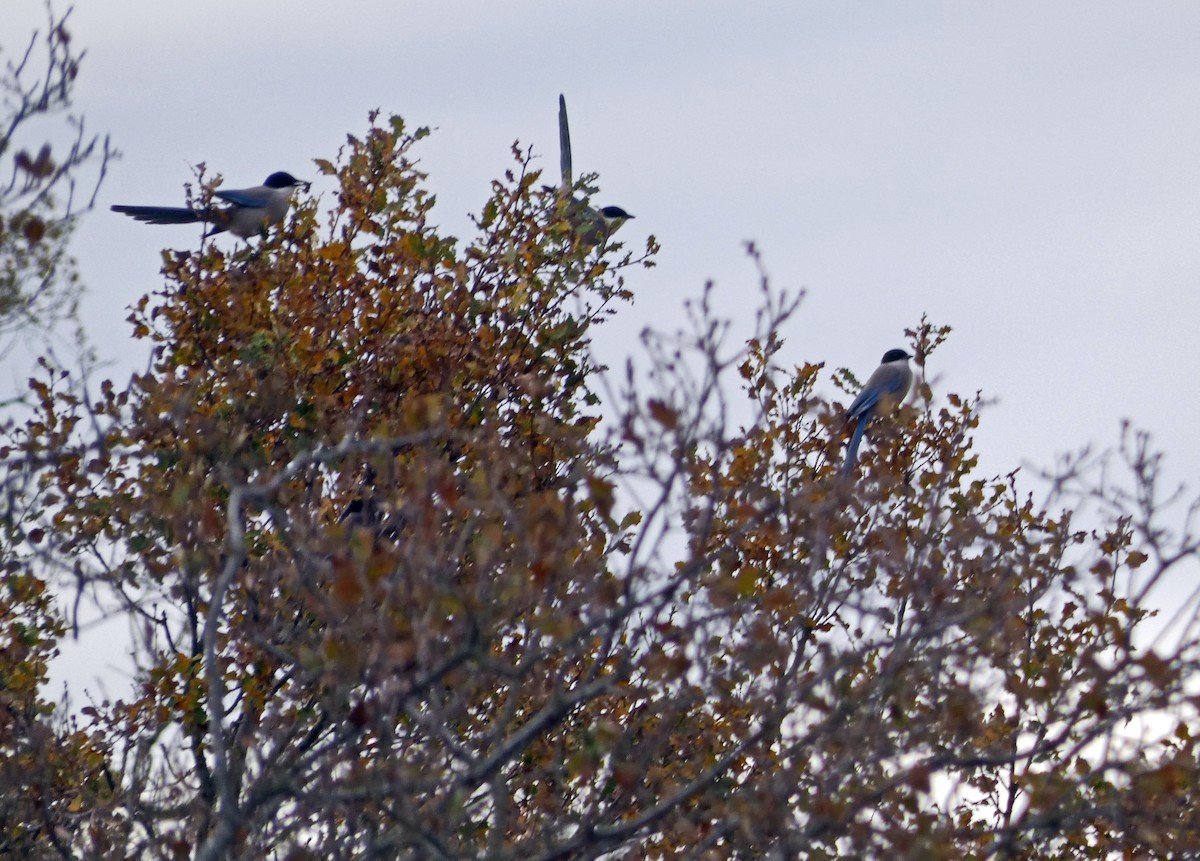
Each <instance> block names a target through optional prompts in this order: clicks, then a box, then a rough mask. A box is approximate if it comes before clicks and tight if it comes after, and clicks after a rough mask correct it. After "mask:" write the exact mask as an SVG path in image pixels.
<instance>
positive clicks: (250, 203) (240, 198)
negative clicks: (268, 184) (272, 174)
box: [213, 188, 272, 208]
mask: <svg viewBox="0 0 1200 861" xmlns="http://www.w3.org/2000/svg"><path fill="white" fill-rule="evenodd" d="M271 191H272V190H271V189H269V188H231V189H229V190H228V191H223V190H221V189H218V190H217V191H215V192H213V194H215V195H216V196H217V197H219V198H221V200H226V201H229V202H230V203H232V204H233V205H234V206H245V207H249V208H257V207H263V206H266V205H267V202H268V201H269V200H270V199H271Z"/></svg>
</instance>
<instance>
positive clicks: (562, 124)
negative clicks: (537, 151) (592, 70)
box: [558, 93, 572, 191]
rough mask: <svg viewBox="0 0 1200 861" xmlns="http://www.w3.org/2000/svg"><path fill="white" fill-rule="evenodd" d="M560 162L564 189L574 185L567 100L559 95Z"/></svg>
mask: <svg viewBox="0 0 1200 861" xmlns="http://www.w3.org/2000/svg"><path fill="white" fill-rule="evenodd" d="M558 160H559V161H558V163H559V167H561V168H562V181H563V190H564V191H566V190H568V189H570V188H571V187H572V181H571V129H570V127H569V126H568V125H567V100H566V98H564V97H563V95H562V93H559V95H558Z"/></svg>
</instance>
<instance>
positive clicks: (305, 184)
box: [296, 179, 312, 191]
mask: <svg viewBox="0 0 1200 861" xmlns="http://www.w3.org/2000/svg"><path fill="white" fill-rule="evenodd" d="M296 187H297V188H303V189H304V190H305V191H308V190H309V189H310V188H312V183H311V182H308V181H307V180H303V179H298V180H296Z"/></svg>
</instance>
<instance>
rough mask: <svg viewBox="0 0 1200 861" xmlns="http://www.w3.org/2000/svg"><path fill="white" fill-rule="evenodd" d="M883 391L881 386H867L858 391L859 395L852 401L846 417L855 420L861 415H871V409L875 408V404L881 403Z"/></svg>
mask: <svg viewBox="0 0 1200 861" xmlns="http://www.w3.org/2000/svg"><path fill="white" fill-rule="evenodd" d="M883 393H884V389H883V388H882V387H880V386H865V387H864V388H863V390H862V391H861V392H859V393H858V397H856V398H855V399H854V400H853V401H851V402H850V408H849V409H847V410H846V417H847V418H849V419H851V420H853V419H856V418H858V417H859V416H863V415H869V414H870V412H871V410H873V409H875V405H876V404H877V403H879V399H880V398H881V397H882V396H883Z"/></svg>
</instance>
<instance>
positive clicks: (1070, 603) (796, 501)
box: [0, 118, 1200, 861]
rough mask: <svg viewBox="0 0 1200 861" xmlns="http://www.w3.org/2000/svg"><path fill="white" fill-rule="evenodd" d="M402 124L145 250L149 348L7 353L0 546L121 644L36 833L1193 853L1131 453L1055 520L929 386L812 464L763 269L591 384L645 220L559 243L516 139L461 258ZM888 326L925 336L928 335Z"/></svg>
mask: <svg viewBox="0 0 1200 861" xmlns="http://www.w3.org/2000/svg"><path fill="white" fill-rule="evenodd" d="M424 137H425V132H424V130H418V131H415V132H410V131H408V130H407V129H406V127H405V126H404V124H403V122H402V121H401V120H399V119H397V118H392V119H391V120H389V121H386V122H382V123H380V122H378V118H373V122H372V126H371V128H370V129H369V131H368V133H367V134H366V135H365V136H363V137H361V138H357V137H351V138H350V139H349V141H348V143H347V146H346V147H345V149H344V151H343V152H342V153H341V154H340V155H339V157H338V159H337V160H336V161H333V162H331V161H319V162H318V165H319V167H320V169H321V170H322V172H323V173H325V174H326V175H328V176H331V177H333V178H335V179H336V181H337V183H338V188H339V190H338V194H337V199H336V202H335V204H334V206H333V209H332V212H331V213H330V214H329V216H328V220H327V221H325V222H322V219H321V216H319V213H318V209H317V204H316V203H315V202H309V203H307V204H305V205H303V206H302V207H301V208H300V209H299V211H298V212H297V213H296V215H295V217H294V219H293V220H292V221H290V222H289V223H288V224H287V225H286V227H285V228H284V229H282V230H281V231H279V232H278V233H277V234H276V235H274V236H271V237H269V238H268V239H266V240H265V241H264V243H263V244H262V246H261V247H259V248H257V249H254V250H239V251H236V252H233V253H226V252H223V251H221V250H220V249H219V248H218V247H217V246H215V245H205V246H203V247H202V248H201V249H200V250H199V251H194V252H175V253H173V254H167V255H165V257H164V260H165V269H164V272H165V279H166V280H165V284H164V287H163V289H162V290H161V292H159V293H158V294H156V295H155V296H153V297H147V298H146V299H144V300H143V301H142V302H141V304H140V306H139V307H138V308H137V309H136V311H135V312H134V313H133V315H132V316H131V322H132V324H133V326H134V328H135V331H136V333H137V335H138V336H139V337H142V338H144V339H147V340H148V341H149V342H150V343H151V344H152V345H153V350H154V363H153V367H152V368H151V370H150V371H149V372H148V373H146V374H144V375H141V376H137V377H135V378H133V379H132V380H131V381H130V382H129V384H128V385H127V386H116V385H114V384H112V383H105V384H104V385H103V386H102V388H101V393H100V395H99V396H98V397H97V398H96V399H95V400H85V399H84V398H82V397H80V396H79V394H78V391H77V390H74V389H72V388H71V387H70V386H69V385H66V384H64V383H59V382H58V381H57V380H56V379H42V380H38V381H36V382H35V391H36V393H37V395H38V401H39V408H38V411H37V415H36V416H35V417H34V418H33V419H31V420H30V422H28V423H27V424H26V425H25V426H23V427H22V428H21V429H20V431H19V432H14V434H12V438H11V441H10V443H9V445H10V448H9V459H8V460H7V464H8V467H9V469H10V470H12V471H16V472H18V473H19V474H21V475H22V476H24V477H25V478H26V479H27V481H28V482H29V487H30V492H29V493H28V494H27V500H28V501H27V509H26V511H25V513H24V515H23V516H22V518H21V520H20V523H14V524H13V525H12V527H11V530H10V536H9V542H10V552H9V553H8V554H6V555H5V557H4V558H5V559H7V560H8V563H7V565H8V571H7V576H8V577H10V578H13V577H27V578H30V577H31V578H43V579H44V578H46V577H48V576H50V575H49V574H48V573H47V572H59V573H61V575H62V579H63V580H64V581H65V582H66V583H69V584H71V585H73V587H74V588H75V589H76V590H78V592H79V594H82V595H89V596H98V598H99V599H100V600H102V601H104V602H106V603H107V605H108V606H116V607H119V609H120V612H122V613H125V614H127V615H128V616H129V617H130V618H132V619H135V620H137V623H138V624H137V627H138V630H140V631H141V632H142V636H141V639H140V641H139V643H138V644H137V659H138V673H137V681H138V686H137V689H136V692H135V695H134V696H133V697H132V698H131V699H130V700H129V701H123V702H114V703H97V704H95V705H94V706H93V707H92V708H91V709H90V711H89V712H88V713H87V715H86V717H87V718H88V719H89V721H90V722H89V723H88V725H87V726H86V728H85V730H86V736H85V737H86V738H87V739H89V740H90V747H89V748H88V752H89V754H90V757H91V758H90V759H88V760H87V761H81V762H78V763H75V765H76V767H77V768H78V769H79V771H78V772H77V773H76V775H75V777H76V780H75V784H74V785H75V786H77V787H78V789H77V790H75V791H73V792H72V793H70V794H69V796H67V798H69V801H68V803H66V804H65V805H60V806H57V807H53V806H51V807H49V808H48V809H46V810H45V811H44V815H45V818H46V819H47V821H48V822H50V823H52V824H53V826H54V827H51V828H49V829H48V830H45V831H43V832H41V834H42V835H44V840H43V841H42V842H41V843H38V844H37V845H36V846H35V847H34V849H36V850H37V851H38V852H41V854H42V856H44V857H66V858H76V857H78V858H92V857H96V858H131V859H132V858H138V859H146V858H163V859H177V858H196V859H223V858H277V859H306V858H314V859H315V858H322V859H341V858H346V859H350V858H354V859H360V858H403V859H463V858H472V859H481V860H482V859H490V860H491V861H499V859H537V861H551V859H582V858H613V859H616V858H620V859H640V858H647V859H650V858H654V859H684V858H696V859H709V858H731V859H732V858H737V859H751V858H754V859H760V858H780V859H783V858H828V857H885V856H887V855H889V854H890V855H892V856H895V857H903V858H1017V857H1020V858H1032V857H1038V858H1083V857H1095V858H1107V857H1113V856H1115V855H1121V854H1123V855H1125V856H1126V857H1136V856H1139V855H1146V854H1153V855H1156V856H1162V855H1165V854H1170V853H1172V852H1178V853H1192V852H1194V851H1196V847H1197V845H1198V844H1200V835H1198V834H1197V829H1196V820H1195V818H1194V814H1193V813H1192V809H1193V805H1192V803H1191V801H1192V798H1193V794H1192V793H1193V787H1195V785H1196V778H1197V768H1196V763H1195V755H1194V749H1193V742H1192V731H1191V727H1192V725H1193V723H1194V720H1195V713H1194V705H1195V702H1194V698H1193V696H1192V694H1191V693H1190V691H1189V689H1188V686H1187V684H1186V680H1187V677H1188V673H1189V672H1190V671H1191V670H1192V669H1193V666H1194V661H1195V658H1196V647H1197V640H1196V631H1195V625H1194V620H1192V621H1191V622H1190V623H1189V625H1188V626H1185V627H1184V628H1183V629H1182V632H1181V633H1179V634H1178V635H1177V636H1176V637H1175V639H1174V641H1173V642H1172V643H1170V644H1169V646H1170V647H1169V648H1168V647H1167V646H1166V645H1164V643H1165V641H1163V642H1162V643H1160V644H1159V646H1158V648H1155V649H1149V648H1146V647H1145V646H1144V643H1143V641H1142V640H1141V639H1139V638H1138V637H1137V636H1135V633H1136V632H1137V631H1138V630H1139V629H1140V628H1142V627H1143V626H1145V625H1146V624H1147V623H1148V621H1149V620H1150V618H1151V617H1150V609H1149V607H1150V604H1149V602H1150V599H1151V597H1152V595H1151V588H1152V587H1153V586H1154V585H1155V584H1158V583H1161V582H1162V580H1163V579H1164V578H1165V577H1167V576H1168V575H1169V573H1170V572H1171V571H1173V570H1174V569H1175V568H1177V567H1178V566H1180V565H1182V564H1185V563H1187V562H1189V561H1191V560H1194V559H1195V556H1196V546H1197V545H1196V542H1195V539H1194V538H1193V537H1190V536H1189V535H1188V534H1186V533H1185V534H1183V536H1182V537H1178V536H1177V537H1176V541H1175V544H1174V545H1171V546H1168V540H1167V534H1166V533H1165V532H1164V531H1163V530H1162V529H1161V526H1160V516H1161V513H1160V512H1159V511H1158V510H1157V509H1156V507H1155V506H1156V505H1157V504H1158V502H1157V499H1158V496H1157V495H1156V482H1157V481H1158V478H1157V474H1156V472H1155V469H1156V462H1155V460H1154V459H1153V457H1152V456H1151V455H1150V453H1149V449H1148V445H1147V444H1145V442H1144V440H1143V441H1142V442H1141V443H1139V444H1138V445H1135V446H1134V447H1133V448H1131V449H1129V452H1130V455H1131V456H1130V458H1129V462H1130V464H1131V465H1132V466H1133V468H1134V473H1133V479H1134V481H1135V487H1136V488H1137V489H1138V491H1139V492H1140V493H1141V495H1140V496H1137V497H1135V498H1133V499H1127V498H1122V497H1117V496H1112V495H1103V492H1104V488H1099V489H1097V491H1096V492H1097V493H1100V494H1102V495H1101V496H1099V497H1095V498H1100V499H1103V500H1104V501H1106V502H1108V503H1111V504H1112V505H1113V506H1115V507H1112V508H1110V509H1107V510H1105V511H1104V512H1103V515H1104V518H1105V519H1104V520H1103V522H1102V525H1101V526H1100V527H1099V528H1097V529H1095V530H1094V531H1093V530H1085V529H1082V528H1080V527H1079V526H1078V525H1075V524H1073V523H1072V516H1071V513H1070V511H1067V510H1054V509H1053V508H1052V507H1051V506H1049V505H1047V506H1039V505H1036V504H1035V503H1034V502H1033V501H1032V499H1031V497H1030V496H1029V495H1028V493H1027V492H1023V491H1021V490H1020V488H1019V484H1018V481H1017V476H1016V475H1015V474H1014V475H1008V476H1000V477H997V478H985V477H980V476H978V475H977V465H976V460H975V456H974V454H973V449H972V445H973V443H972V437H971V434H972V431H973V429H974V428H975V427H976V425H977V423H978V421H979V413H980V404H979V400H978V399H977V398H976V399H962V398H959V397H957V396H954V395H946V396H945V397H944V400H942V401H940V402H935V401H934V399H933V393H932V392H931V391H930V389H929V388H928V387H927V386H925V387H923V388H922V391H921V392H920V395H919V397H918V399H917V401H916V403H915V404H914V405H912V406H909V407H906V408H904V409H903V410H902V411H901V412H900V414H899V417H898V419H897V420H896V421H894V422H891V423H888V422H880V423H878V424H877V426H874V427H872V430H871V432H870V440H871V446H870V451H868V452H867V453H865V454H864V456H863V458H862V463H861V468H860V470H859V475H858V478H857V480H856V481H854V482H849V481H846V480H844V479H842V478H841V477H839V475H838V466H839V463H840V452H841V447H842V445H843V431H844V427H843V420H842V417H841V414H840V410H839V408H838V405H837V404H834V403H831V402H829V401H827V400H825V399H823V398H821V397H820V396H818V394H817V393H816V390H817V385H818V382H819V379H820V372H821V366H820V365H818V364H805V365H802V366H800V367H797V368H794V369H792V370H790V371H784V370H781V369H779V368H778V367H777V362H778V359H779V357H780V350H781V347H782V343H783V341H782V333H783V330H784V328H785V326H786V324H787V322H788V321H789V320H790V319H791V318H792V317H793V316H794V315H795V314H796V313H798V311H799V308H800V305H799V300H798V298H797V297H788V296H787V295H784V294H781V293H778V292H776V291H774V290H773V289H772V288H770V286H769V285H768V284H767V283H766V279H764V280H763V288H762V301H761V309H760V311H759V314H758V317H757V325H756V329H757V332H756V334H755V336H754V337H753V338H752V339H751V340H750V341H749V342H748V344H747V345H746V346H745V347H744V348H743V349H730V348H728V347H727V346H726V344H725V340H726V332H727V330H726V328H725V327H724V326H723V324H722V323H721V322H720V321H718V320H716V319H714V315H713V314H712V312H711V309H710V305H709V302H708V296H707V294H706V295H704V296H702V297H701V298H700V300H699V301H698V302H696V303H695V304H694V305H692V306H691V307H690V314H691V316H690V317H689V321H690V328H687V329H685V330H683V331H682V332H680V333H678V334H674V335H650V336H648V337H647V341H646V348H647V349H646V355H647V356H648V360H649V363H650V366H651V368H652V370H651V373H650V374H649V375H645V376H643V375H638V374H635V373H633V372H632V370H630V371H628V372H627V373H626V374H625V375H624V376H623V377H622V376H620V375H615V374H612V373H610V372H609V371H607V370H606V369H605V368H603V367H601V366H600V365H599V364H598V363H597V360H596V359H595V358H594V357H593V355H592V354H591V352H590V347H589V338H590V334H591V332H592V327H594V326H597V325H600V324H602V323H603V322H604V320H605V319H606V317H607V316H608V315H610V314H612V313H614V312H615V311H616V309H617V307H618V306H619V305H620V303H622V302H623V301H626V300H629V299H631V298H632V297H631V295H630V292H629V290H628V289H627V287H626V285H625V282H624V280H623V277H624V273H625V271H626V270H627V269H628V268H629V267H633V266H638V265H639V264H640V265H649V264H650V263H652V259H653V253H654V251H655V245H654V242H653V240H650V242H649V243H648V245H647V248H646V251H645V253H644V254H638V255H634V254H631V253H629V252H627V251H626V250H625V249H623V248H622V247H621V246H619V245H617V244H615V243H609V244H607V245H604V246H602V247H600V248H599V249H591V248H589V247H587V245H586V243H582V242H580V241H579V237H578V236H577V235H575V233H574V230H573V227H572V225H571V223H570V221H569V219H568V218H567V213H564V212H562V211H561V207H559V206H558V205H557V203H556V200H557V195H556V194H555V191H554V190H550V191H540V190H538V189H539V187H538V184H537V180H538V174H537V172H536V171H534V170H532V169H531V162H530V159H529V154H528V153H526V152H523V151H521V150H519V149H515V150H514V154H515V156H516V168H515V169H514V170H513V171H511V172H510V173H508V174H507V175H506V177H505V178H504V179H503V180H502V181H499V182H497V183H495V185H494V187H493V189H492V194H491V197H490V198H489V200H488V201H487V203H486V205H485V206H484V207H483V209H482V212H481V214H480V216H479V217H478V219H477V228H478V236H477V237H475V238H474V239H472V240H471V241H470V242H468V243H464V244H460V242H459V241H458V240H456V239H455V238H453V237H448V236H444V235H441V234H440V233H439V232H438V230H437V228H436V227H435V226H434V225H433V224H432V223H431V221H430V210H431V207H432V205H433V198H432V197H431V196H430V195H429V193H428V192H427V191H426V190H425V188H424V185H423V181H424V177H423V176H422V174H421V173H420V172H419V171H418V170H417V168H416V166H415V163H414V160H413V157H412V155H411V151H412V148H413V147H414V146H416V145H417V144H418V142H419V141H420V140H421V139H422V138H424ZM909 334H910V337H911V342H912V344H911V346H912V351H913V352H914V353H915V354H916V355H917V356H918V357H919V359H920V361H921V362H922V363H928V362H929V361H930V359H931V358H932V357H934V356H935V355H936V351H937V349H938V347H939V345H940V344H941V343H942V342H943V340H944V339H945V338H946V337H947V335H948V330H947V329H946V328H944V327H937V326H934V325H931V324H929V323H928V322H926V321H921V323H920V324H919V325H917V326H916V327H915V328H914V329H913V330H912V331H911V332H910V333H909ZM837 379H839V380H840V381H841V382H842V383H843V384H844V385H845V386H847V387H849V386H851V385H852V383H853V381H852V380H851V379H850V378H848V376H847V375H845V374H839V375H837ZM735 416H737V417H738V418H736V419H735V418H734V417H735ZM1086 475H1087V474H1086V473H1084V472H1077V473H1075V474H1072V475H1068V476H1065V477H1064V480H1063V483H1062V485H1061V487H1060V490H1061V493H1062V494H1065V493H1066V492H1067V491H1068V490H1072V489H1074V490H1076V491H1079V490H1082V489H1084V488H1085V487H1086V484H1085V482H1086ZM1055 498H1056V499H1058V500H1060V503H1059V504H1060V505H1062V504H1063V502H1062V501H1064V500H1066V498H1067V497H1066V496H1065V495H1061V494H1060V495H1059V496H1056V497H1055ZM634 500H637V502H634ZM1147 572H1149V574H1147ZM58 633H59V632H58V631H56V630H54V629H53V628H52V627H51V626H49V625H48V624H43V625H42V626H41V627H40V628H39V631H38V635H39V636H41V637H45V638H53V637H54V636H56V635H57V634H58ZM1139 719H1143V720H1146V721H1148V722H1155V721H1157V726H1158V727H1159V728H1160V731H1159V732H1157V733H1156V734H1154V735H1147V736H1145V737H1131V736H1129V735H1127V731H1128V730H1129V728H1130V727H1131V725H1132V724H1131V722H1132V721H1135V720H1139ZM81 732H83V731H81ZM0 792H2V791H0ZM61 835H65V836H61ZM52 836H54V837H55V838H56V839H55V841H54V842H53V843H52V842H51V837H52ZM56 853H57V855H56ZM28 854H29V855H30V857H33V855H34V852H33V850H32V849H31V850H29V852H28Z"/></svg>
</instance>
